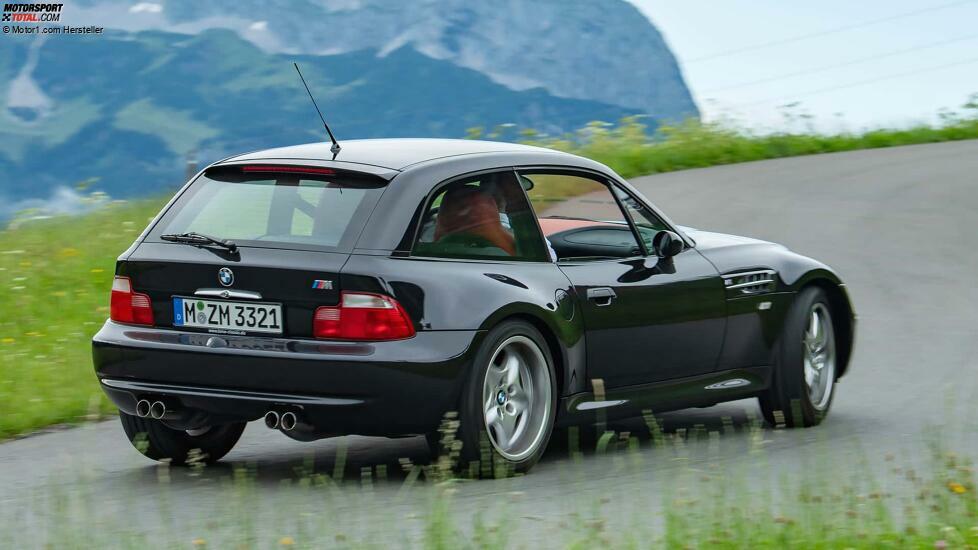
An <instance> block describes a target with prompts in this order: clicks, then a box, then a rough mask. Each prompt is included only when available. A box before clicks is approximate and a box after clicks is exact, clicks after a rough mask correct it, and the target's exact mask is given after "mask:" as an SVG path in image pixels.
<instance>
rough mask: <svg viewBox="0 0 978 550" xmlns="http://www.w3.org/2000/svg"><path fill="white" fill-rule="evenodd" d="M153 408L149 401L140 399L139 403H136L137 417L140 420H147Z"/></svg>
mask: <svg viewBox="0 0 978 550" xmlns="http://www.w3.org/2000/svg"><path fill="white" fill-rule="evenodd" d="M152 408H153V405H152V404H151V403H150V402H149V401H147V400H145V399H140V400H139V401H136V416H138V417H139V418H146V417H147V416H149V413H150V410H151V409H152Z"/></svg>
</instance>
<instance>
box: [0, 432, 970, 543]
mask: <svg viewBox="0 0 978 550" xmlns="http://www.w3.org/2000/svg"><path fill="white" fill-rule="evenodd" d="M725 424H726V423H725ZM973 429H974V427H973V426H971V427H969V428H967V429H964V430H963V431H962V432H961V433H960V434H959V437H966V436H967V434H969V433H973V432H972V430H973ZM653 430H655V428H654V426H653ZM797 435H799V433H798V432H794V431H789V432H784V431H781V430H768V429H764V428H762V427H760V426H759V425H757V424H753V423H751V424H748V425H743V426H737V427H734V426H733V425H732V424H726V427H724V428H723V429H721V430H717V431H707V430H705V429H703V430H692V431H690V432H685V431H677V432H673V433H662V432H655V431H653V435H652V437H646V436H643V437H642V439H641V440H640V439H639V438H638V437H636V436H634V435H625V434H613V433H610V432H609V439H610V442H609V443H608V444H607V445H602V446H601V447H600V449H599V450H597V451H594V452H591V453H588V454H584V455H582V454H581V453H578V452H572V453H571V454H570V456H569V457H567V456H565V457H563V458H560V457H556V458H551V459H550V464H549V466H550V467H551V468H556V469H558V471H559V474H560V475H559V478H560V479H561V481H562V483H565V484H567V487H568V491H569V492H570V494H572V495H573V497H572V498H568V499H567V500H566V502H563V503H562V504H560V505H557V506H547V507H546V508H545V509H546V510H547V511H544V510H542V509H541V508H540V502H539V500H538V498H539V497H538V495H534V494H531V492H530V490H526V492H524V491H523V490H521V483H520V480H519V479H511V480H482V481H467V480H464V479H460V478H457V477H454V476H452V475H451V474H450V473H449V472H450V470H449V469H447V468H445V467H444V466H443V462H436V463H435V464H434V465H416V464H411V463H410V462H403V461H402V462H401V463H400V467H399V466H398V465H396V464H390V465H388V464H374V465H366V466H363V465H361V468H360V469H359V470H357V469H356V468H348V467H346V464H345V461H344V457H345V456H346V452H345V447H344V446H343V444H342V442H341V443H340V444H339V445H338V446H337V447H336V449H335V450H332V451H330V454H331V457H330V459H331V460H333V461H334V463H333V464H328V463H327V464H325V465H324V470H325V471H316V469H315V467H314V464H315V463H316V462H315V461H314V460H311V459H310V460H306V461H304V462H302V463H301V464H296V466H295V468H294V473H289V472H288V470H283V469H282V468H277V469H276V468H275V467H273V470H275V472H273V473H271V474H269V475H265V476H262V472H261V471H260V470H261V467H256V466H254V465H253V464H243V463H239V464H237V465H235V466H234V467H233V468H232V469H230V470H228V469H224V468H215V469H213V470H211V469H209V468H204V467H203V466H199V467H195V468H191V469H171V468H169V467H167V466H166V465H160V466H159V467H158V468H157V471H156V474H155V477H156V481H155V482H154V481H152V479H150V478H149V477H150V476H143V475H140V476H139V479H141V480H142V481H141V482H140V484H139V485H140V487H139V490H138V491H134V492H132V493H131V495H128V496H123V497H121V498H120V500H116V499H113V498H104V496H105V495H103V494H101V493H100V491H101V489H102V488H103V487H104V486H105V485H106V484H109V485H111V483H110V482H108V481H107V480H106V479H104V478H102V477H101V476H102V474H100V473H99V472H98V470H97V468H91V466H89V467H86V465H85V464H84V458H83V457H76V459H75V461H74V462H73V463H71V464H68V465H66V467H68V468H70V469H69V470H68V472H67V473H66V474H65V475H62V476H52V482H51V484H50V486H48V487H46V488H45V489H42V490H40V491H33V492H32V493H31V494H30V496H29V497H25V496H24V495H23V494H16V493H12V494H11V495H8V499H3V500H0V546H2V547H4V548H22V547H44V548H75V547H77V548H144V547H146V546H152V547H163V548H205V547H206V548H237V549H242V550H246V549H252V548H255V549H257V548H290V547H295V548H327V547H329V548H332V547H340V548H381V547H390V546H395V547H397V548H433V549H454V548H493V549H498V548H508V547H516V548H537V547H543V548H571V549H581V550H586V549H590V548H636V549H637V548H650V549H659V548H662V549H674V548H693V549H695V548H719V549H733V548H765V549H767V548H770V549H781V548H805V549H808V548H825V549H829V548H840V549H841V548H854V549H856V548H859V549H871V548H919V549H943V548H975V547H978V497H976V492H975V489H976V478H975V470H974V466H975V464H974V460H973V457H971V456H962V455H958V454H955V453H953V452H949V451H947V450H946V447H945V446H944V445H943V444H940V443H938V442H934V441H935V439H937V438H935V437H933V434H928V435H926V436H925V438H926V440H928V441H932V442H933V443H932V444H931V446H930V447H929V448H930V449H931V451H930V453H929V455H927V456H923V457H921V456H916V457H912V458H911V459H906V458H905V457H901V458H898V457H894V456H890V455H884V456H877V455H870V456H868V457H863V458H862V459H859V457H858V456H855V457H854V455H859V453H858V452H855V453H853V452H850V453H847V454H846V456H845V457H844V459H845V460H846V462H845V463H844V464H845V467H844V468H841V467H840V462H839V460H840V457H839V455H838V454H835V453H832V452H830V449H828V448H827V447H825V446H824V445H823V444H820V443H815V444H811V446H810V447H809V448H808V450H809V452H808V453H807V454H805V455H803V458H802V459H801V460H802V462H801V463H799V464H795V465H791V464H784V463H781V464H771V463H770V460H769V458H770V457H769V456H768V454H767V451H765V447H766V446H767V445H768V444H770V443H771V442H772V440H776V439H778V438H779V437H794V436H797ZM797 439H799V440H803V439H805V438H804V436H802V437H799V438H797ZM948 440H952V439H951V438H949V439H948ZM724 445H735V446H737V447H738V448H739V447H740V446H741V445H744V446H746V448H745V449H743V451H742V452H740V451H738V454H741V455H745V456H746V459H745V460H734V459H731V458H730V457H727V458H721V456H720V455H721V453H720V451H719V450H720V448H721V447H722V446H724ZM443 458H444V457H443ZM854 458H856V459H855V460H854ZM330 459H327V460H330ZM589 461H602V462H603V463H604V464H605V465H606V466H607V467H608V468H609V469H611V470H613V471H614V473H615V474H616V475H621V476H627V477H628V479H630V480H631V483H629V484H628V485H625V486H621V487H622V488H621V489H620V490H618V491H613V490H611V489H603V488H602V487H601V485H600V484H599V483H595V482H593V481H594V480H588V479H585V478H584V477H583V476H585V475H587V474H586V473H587V472H591V473H592V474H593V472H594V469H593V468H587V467H586V465H585V463H586V462H589ZM297 462H298V461H297ZM663 464H666V466H664V467H663V466H662V465H663ZM670 464H678V465H679V466H676V467H673V466H670ZM581 466H585V467H583V468H582V467H581ZM146 473H151V470H150V471H149V472H146ZM109 475H110V476H112V475H117V474H109ZM530 475H531V476H532V475H534V474H532V473H531V474H530ZM550 475H553V472H551V474H550ZM272 480H274V482H273V483H269V481H272ZM191 495H196V497H197V500H198V502H196V503H195V504H196V506H207V507H208V512H207V513H206V514H203V515H201V514H197V513H196V512H194V510H193V509H192V508H189V509H186V508H187V505H186V504H187V503H185V502H184V501H183V500H182V499H184V498H188V497H189V496H191ZM204 495H206V498H205V497H204ZM147 496H149V497H150V498H145V497H147ZM130 500H131V501H130ZM93 502H98V503H99V505H98V506H93V505H92V503H93ZM206 503H215V505H214V506H213V507H210V505H209V504H206ZM456 504H458V506H457V505H456ZM463 504H467V505H468V506H467V508H468V509H470V510H472V511H473V515H472V516H468V515H466V514H465V513H464V512H463V511H462V510H463V509H465V508H463V506H462V505H463ZM137 509H138V510H140V512H141V514H142V516H141V517H139V518H137V517H135V516H134V514H133V513H132V512H133V511H134V510H137ZM147 518H148V521H147ZM93 526H95V528H92V527H93Z"/></svg>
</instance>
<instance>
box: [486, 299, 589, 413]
mask: <svg viewBox="0 0 978 550" xmlns="http://www.w3.org/2000/svg"><path fill="white" fill-rule="evenodd" d="M511 321H523V322H525V323H529V324H530V325H531V326H533V328H535V329H537V330H538V331H539V332H540V334H541V335H542V336H543V340H544V342H545V343H546V344H547V348H548V350H549V351H550V356H551V357H552V358H553V362H554V373H555V374H556V376H557V380H556V385H557V393H558V394H559V395H558V397H561V396H563V393H564V388H565V387H566V386H565V385H564V383H565V382H566V380H567V373H568V370H569V368H570V367H569V364H568V359H567V357H568V354H567V350H566V349H565V348H564V345H563V343H561V341H560V339H559V338H558V337H557V334H556V332H555V331H554V330H553V328H552V327H551V326H550V325H549V324H548V323H547V322H546V321H545V320H543V318H541V317H539V316H537V315H534V314H532V313H529V312H526V311H521V312H518V313H510V314H508V315H506V316H504V317H501V318H499V319H498V320H496V321H495V322H494V323H493V326H492V327H490V328H493V327H497V326H500V325H502V324H504V323H508V322H511Z"/></svg>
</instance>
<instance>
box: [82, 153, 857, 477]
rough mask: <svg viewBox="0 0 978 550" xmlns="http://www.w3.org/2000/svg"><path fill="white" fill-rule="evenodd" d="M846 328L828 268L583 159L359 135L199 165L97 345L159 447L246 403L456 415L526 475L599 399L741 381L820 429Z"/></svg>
mask: <svg viewBox="0 0 978 550" xmlns="http://www.w3.org/2000/svg"><path fill="white" fill-rule="evenodd" d="M854 325H855V315H854V313H853V309H852V306H851V305H850V301H849V298H848V296H847V292H846V288H845V285H844V284H843V283H842V281H840V279H839V277H838V276H837V275H836V274H835V273H834V272H833V271H832V270H831V269H830V268H829V267H827V266H825V265H823V264H821V263H819V262H817V261H815V260H812V259H810V258H806V257H804V256H800V255H798V254H795V253H793V252H791V251H789V250H787V249H785V248H784V247H782V246H780V245H777V244H772V243H768V242H763V241H759V240H754V239H749V238H744V237H736V236H731V235H723V234H719V233H710V232H706V231H700V230H694V229H690V228H685V227H680V226H677V225H675V224H673V223H672V222H671V221H670V220H669V219H668V218H666V216H664V215H663V214H662V213H661V212H659V211H658V210H657V209H656V208H655V207H654V206H653V205H652V204H651V203H650V202H649V201H647V200H646V198H645V197H643V196H642V195H641V194H639V193H638V192H637V191H636V190H635V189H634V188H633V187H632V186H630V185H629V184H628V183H627V182H625V181H624V180H623V179H622V178H621V177H619V176H618V175H616V174H615V173H614V172H613V171H612V170H610V169H609V168H608V167H606V166H603V165H601V164H599V163H596V162H593V161H590V160H587V159H584V158H580V157H577V156H573V155H569V154H565V153H561V152H557V151H552V150H548V149H542V148H537V147H529V146H522V145H514V144H509V143H493V142H480V141H468V140H430V139H395V140H363V141H350V142H346V143H345V144H344V146H343V149H342V151H341V152H339V153H338V154H333V153H331V152H330V149H329V146H328V144H309V145H299V146H295V147H285V148H280V149H271V150H266V151H260V152H256V153H250V154H245V155H240V156H235V157H231V158H228V159H225V160H223V161H220V162H217V163H215V164H213V165H211V166H209V167H208V168H206V169H205V170H203V171H202V172H201V173H200V174H198V175H197V176H196V177H195V178H194V179H193V180H192V181H190V182H189V183H187V184H186V186H184V187H183V189H182V190H181V191H180V192H179V193H177V195H176V196H175V197H174V198H173V199H172V200H171V201H170V202H169V204H167V205H166V207H165V208H164V209H163V211H162V212H160V214H159V215H158V216H157V217H156V219H154V220H153V221H152V223H150V225H149V227H148V228H147V229H146V230H145V231H144V232H143V233H142V235H140V236H139V238H138V239H137V240H136V242H134V243H133V245H132V246H131V247H130V248H129V249H128V250H126V251H125V252H124V253H123V254H122V255H121V256H120V257H119V260H118V263H117V265H116V273H115V279H114V283H113V286H112V296H111V319H110V320H108V321H107V322H106V323H105V325H104V326H103V327H102V329H101V330H100V331H99V333H98V334H97V335H96V336H95V338H94V341H93V354H94V363H95V371H96V373H97V375H98V378H99V381H100V383H101V386H102V388H103V390H104V391H105V392H106V393H107V394H108V396H109V397H110V398H111V399H112V401H113V402H114V403H115V404H116V405H117V406H118V407H119V409H120V416H121V418H122V425H123V427H124V429H125V432H126V434H127V435H128V436H129V438H130V440H132V441H134V442H138V443H139V445H138V447H139V448H140V450H141V451H142V452H143V453H144V454H145V455H147V456H149V457H150V458H154V459H169V460H171V461H173V462H174V463H177V464H179V463H183V462H186V461H187V460H188V456H190V455H191V453H192V451H193V450H195V449H196V450H198V451H199V453H198V454H197V456H202V457H204V459H206V460H210V461H213V460H218V459H220V458H221V457H222V456H224V455H225V454H226V453H227V452H228V451H230V450H231V448H232V447H233V446H234V444H235V443H236V442H237V440H238V438H239V437H240V435H241V433H242V430H244V427H245V424H246V423H247V422H248V421H252V420H257V419H261V418H264V421H265V424H266V425H267V426H268V427H270V428H273V429H276V430H279V431H281V432H282V433H283V434H285V435H287V436H289V437H292V438H294V439H298V440H302V441H311V440H315V439H319V438H323V437H330V436H336V435H345V434H363V435H378V436H391V437H394V436H404V435H411V434H417V435H427V436H429V440H434V439H436V438H434V437H432V436H431V434H433V433H437V429H438V427H439V425H440V423H441V420H442V418H443V416H444V415H445V414H446V413H447V412H449V411H454V412H455V413H457V415H458V422H459V424H458V432H457V438H458V439H457V440H458V441H460V442H461V444H462V446H461V457H462V459H463V460H468V461H472V460H476V459H478V458H479V457H480V456H485V455H482V454H481V453H482V452H483V449H486V448H488V449H489V452H491V454H492V459H493V460H497V461H503V462H502V463H503V464H508V465H509V466H510V467H512V468H513V469H515V470H517V471H525V470H527V469H529V468H530V467H531V466H532V465H533V464H534V463H535V462H536V461H537V460H538V459H539V457H540V456H541V454H542V453H543V451H544V449H545V447H546V446H547V444H548V441H549V439H550V436H551V433H552V432H553V430H554V429H555V428H560V427H564V426H568V425H572V424H581V423H589V422H590V423H594V422H595V419H596V418H598V415H601V416H602V417H603V418H604V419H609V420H611V419H615V418H617V417H628V416H635V415H638V414H641V412H642V411H644V410H646V409H651V410H653V411H656V412H659V411H664V410H670V409H679V408H685V407H692V406H708V405H712V404H714V403H718V402H722V401H730V400H735V399H743V398H747V397H757V398H758V399H759V402H760V406H761V410H762V412H763V415H764V417H765V418H766V419H767V420H768V422H771V423H777V424H783V425H786V426H811V425H814V424H817V423H818V422H819V421H820V420H821V419H822V418H823V417H824V416H825V414H826V413H827V412H828V410H829V406H830V405H831V403H832V397H833V388H834V384H835V382H836V380H837V379H838V378H839V377H841V376H843V375H844V374H845V372H846V368H847V365H848V363H849V357H850V355H851V352H852V347H853V339H854ZM137 439H138V441H137Z"/></svg>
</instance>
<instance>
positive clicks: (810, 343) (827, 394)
mask: <svg viewBox="0 0 978 550" xmlns="http://www.w3.org/2000/svg"><path fill="white" fill-rule="evenodd" d="M802 346H803V347H802V351H803V354H802V357H803V359H802V362H803V364H804V366H805V386H806V387H807V388H808V398H809V400H810V401H811V404H812V406H813V407H815V409H816V410H819V411H824V410H825V409H826V407H828V405H829V401H831V400H832V389H833V388H834V387H835V334H834V333H833V332H832V318H831V317H830V316H829V310H828V308H827V307H826V306H825V304H823V303H816V304H814V305H812V307H811V310H810V311H809V314H808V328H807V329H805V337H804V338H803V340H802Z"/></svg>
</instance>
